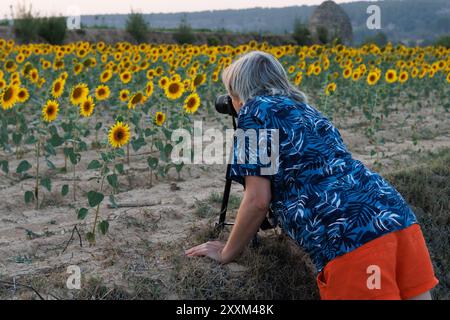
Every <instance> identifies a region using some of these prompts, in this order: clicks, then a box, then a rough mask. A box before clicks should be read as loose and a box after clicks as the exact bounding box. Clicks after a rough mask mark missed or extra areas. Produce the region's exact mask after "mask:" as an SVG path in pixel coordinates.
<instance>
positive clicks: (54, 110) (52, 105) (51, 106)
mask: <svg viewBox="0 0 450 320" xmlns="http://www.w3.org/2000/svg"><path fill="white" fill-rule="evenodd" d="M58 111H59V104H58V102H57V101H56V100H48V101H47V103H46V104H45V105H44V107H43V108H42V118H43V119H44V121H45V122H52V121H54V120H55V119H56V117H57V116H58Z"/></svg>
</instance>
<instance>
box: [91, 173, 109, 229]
mask: <svg viewBox="0 0 450 320" xmlns="http://www.w3.org/2000/svg"><path fill="white" fill-rule="evenodd" d="M105 166H106V164H104V165H103V167H102V183H101V184H100V192H102V191H103V184H104V182H105V176H106V175H105V174H104V172H105ZM99 213H100V203H99V204H98V205H97V208H96V209H95V219H94V227H93V228H92V234H93V235H95V228H96V226H97V221H98V216H99Z"/></svg>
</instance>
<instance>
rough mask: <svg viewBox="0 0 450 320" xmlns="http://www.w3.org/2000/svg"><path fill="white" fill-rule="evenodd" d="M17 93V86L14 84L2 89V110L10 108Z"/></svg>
mask: <svg viewBox="0 0 450 320" xmlns="http://www.w3.org/2000/svg"><path fill="white" fill-rule="evenodd" d="M18 94H19V87H18V86H16V85H9V86H7V87H6V88H5V89H3V91H2V93H1V94H0V103H1V104H2V108H3V110H8V109H11V108H12V107H13V106H14V104H15V103H16V102H17V95H18Z"/></svg>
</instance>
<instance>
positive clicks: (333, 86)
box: [325, 82, 336, 96]
mask: <svg viewBox="0 0 450 320" xmlns="http://www.w3.org/2000/svg"><path fill="white" fill-rule="evenodd" d="M335 91H336V83H334V82H331V83H330V84H328V85H327V86H326V88H325V94H326V95H327V96H329V95H330V94H332V93H333V92H335Z"/></svg>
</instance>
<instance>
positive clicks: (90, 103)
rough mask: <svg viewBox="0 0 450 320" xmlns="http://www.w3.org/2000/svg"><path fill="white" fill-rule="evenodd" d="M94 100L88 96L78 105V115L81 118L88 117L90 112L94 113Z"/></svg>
mask: <svg viewBox="0 0 450 320" xmlns="http://www.w3.org/2000/svg"><path fill="white" fill-rule="evenodd" d="M94 107H95V104H94V99H92V97H90V96H88V97H87V98H86V99H85V100H83V102H81V103H80V114H81V115H82V116H83V117H90V116H91V115H92V112H94Z"/></svg>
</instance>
